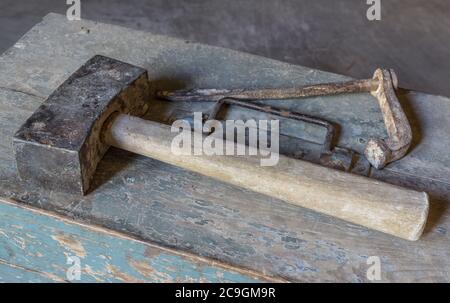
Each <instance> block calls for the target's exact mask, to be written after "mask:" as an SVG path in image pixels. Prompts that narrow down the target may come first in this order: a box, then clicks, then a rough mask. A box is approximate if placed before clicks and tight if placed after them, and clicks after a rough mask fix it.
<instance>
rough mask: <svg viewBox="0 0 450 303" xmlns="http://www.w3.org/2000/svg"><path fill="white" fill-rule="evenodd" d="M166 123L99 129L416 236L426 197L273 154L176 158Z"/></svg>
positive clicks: (113, 141)
mask: <svg viewBox="0 0 450 303" xmlns="http://www.w3.org/2000/svg"><path fill="white" fill-rule="evenodd" d="M175 135H176V134H175V133H172V132H171V128H170V126H169V125H164V124H160V123H156V122H152V121H147V120H143V119H140V118H137V117H132V116H127V115H122V114H120V115H118V116H117V117H116V118H115V119H114V120H113V121H112V123H111V124H110V125H109V127H107V128H106V130H105V132H104V139H103V140H104V141H105V142H106V143H108V144H110V145H112V146H115V147H118V148H121V149H125V150H128V151H130V152H134V153H137V154H140V155H144V156H147V157H150V158H154V159H157V160H159V161H162V162H165V163H169V164H172V165H175V166H178V167H181V168H185V169H188V170H191V171H194V172H197V173H200V174H202V175H205V176H208V177H212V178H215V179H217V180H220V181H223V182H227V183H230V184H233V185H237V186H240V187H243V188H246V189H250V190H252V191H255V192H258V193H262V194H265V195H268V196H271V197H274V198H277V199H280V200H283V201H286V202H288V203H291V204H294V205H298V206H302V207H305V208H308V209H311V210H314V211H317V212H320V213H323V214H327V215H330V216H333V217H336V218H339V219H342V220H345V221H348V222H351V223H355V224H359V225H362V226H365V227H368V228H371V229H374V230H378V231H381V232H385V233H387V234H390V235H394V236H397V237H400V238H404V239H407V240H412V241H415V240H418V239H419V237H420V235H421V234H422V232H423V229H424V226H425V223H426V220H427V216H428V208H429V202H428V196H427V194H426V193H424V192H417V191H414V190H409V189H405V188H402V187H399V186H395V185H391V184H388V183H384V182H381V181H376V180H373V179H369V178H366V177H362V176H357V175H353V174H349V173H345V172H341V171H338V170H334V169H330V168H325V167H322V166H319V165H315V164H312V163H309V162H305V161H301V160H297V159H291V158H288V157H285V156H282V155H280V156H279V162H278V164H277V165H275V166H271V167H268V166H266V167H262V166H260V159H259V158H258V157H256V156H206V155H200V156H190V155H189V156H188V155H185V156H180V155H175V154H173V153H172V151H171V144H172V139H173V138H174V136H175Z"/></svg>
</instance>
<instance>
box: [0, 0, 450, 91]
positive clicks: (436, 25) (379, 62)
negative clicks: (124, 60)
mask: <svg viewBox="0 0 450 303" xmlns="http://www.w3.org/2000/svg"><path fill="white" fill-rule="evenodd" d="M81 3H82V9H81V12H82V15H81V17H82V18H84V19H91V20H96V21H101V22H106V23H113V24H118V25H122V26H126V27H131V28H136V29H140V30H144V31H149V32H152V33H156V34H163V35H168V36H172V37H178V38H181V39H186V40H190V41H196V42H202V43H207V44H212V45H217V46H222V47H227V48H232V49H236V50H241V51H245V52H249V53H253V54H257V55H261V56H265V57H270V58H274V59H278V60H282V61H286V62H290V63H295V64H300V65H304V66H308V67H312V68H318V69H322V70H326V71H331V72H336V73H340V74H344V75H348V76H353V77H357V78H363V77H371V74H372V72H373V71H374V70H375V68H377V67H391V68H394V69H395V70H396V71H397V74H398V75H399V79H400V84H401V86H402V87H406V88H410V89H414V90H420V91H425V92H429V93H434V94H441V95H446V96H450V85H449V75H450V1H448V0H396V1H389V0H381V3H382V20H381V21H372V22H370V21H368V20H367V18H366V11H367V9H368V7H369V6H368V5H367V4H366V0H340V1H336V0H278V1H277V0H272V1H266V0H241V1H237V0H190V1H182V0H148V1H145V0H141V1H138V0H127V1H119V0H81ZM67 8H68V5H66V0H39V1H31V0H28V1H26V0H0V52H3V51H5V50H6V49H7V48H9V47H10V46H12V45H13V44H14V43H15V42H16V41H17V40H18V39H19V38H20V37H21V36H22V35H23V34H24V33H26V32H27V31H28V30H29V29H30V28H31V27H32V26H33V25H34V24H36V23H37V22H39V21H40V20H41V18H42V17H43V16H44V15H46V14H47V13H48V12H57V13H62V14H65V12H66V10H67Z"/></svg>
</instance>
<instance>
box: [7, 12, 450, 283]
mask: <svg viewBox="0 0 450 303" xmlns="http://www.w3.org/2000/svg"><path fill="white" fill-rule="evenodd" d="M94 54H103V55H107V56H111V57H114V58H116V59H119V60H123V61H126V62H130V63H132V64H136V65H139V66H142V67H144V68H147V69H148V70H149V76H150V80H151V83H152V85H154V86H155V87H157V88H165V89H170V88H189V87H213V86H218V87H220V86H222V87H226V88H232V87H241V86H252V87H258V86H259V87H264V86H292V85H301V84H307V83H316V82H325V81H337V80H342V79H346V78H345V77H342V76H339V75H334V74H329V73H325V72H320V71H315V70H311V69H308V68H304V67H299V66H292V65H288V64H285V63H281V62H277V61H273V60H269V59H265V58H261V57H256V56H252V55H248V54H242V53H239V52H235V51H231V50H226V49H221V48H215V47H209V46H204V45H199V44H195V43H188V42H185V41H180V40H176V39H171V38H167V37H161V36H154V35H151V34H148V33H143V32H138V31H133V30H129V29H125V28H121V27H116V26H110V25H105V24H100V23H94V22H89V21H82V22H68V21H67V20H66V19H65V17H63V16H59V15H55V14H51V15H48V16H47V17H46V18H45V19H44V21H43V22H42V23H40V24H38V25H36V26H35V27H34V28H33V29H32V30H31V31H30V32H29V33H27V34H26V35H25V36H24V37H23V38H22V39H21V40H20V41H19V42H18V43H16V45H15V46H13V47H12V48H11V49H10V50H9V51H7V52H6V53H5V54H4V55H3V56H2V57H1V58H0V69H1V70H2V73H1V74H0V109H1V110H0V136H1V141H0V169H1V170H0V181H1V185H0V196H3V197H7V198H10V199H13V200H14V201H17V202H18V203H24V204H28V205H32V206H36V207H39V208H42V209H45V210H49V211H52V212H55V213H58V214H60V215H63V216H66V217H68V218H71V219H73V220H76V221H78V222H83V223H87V224H96V225H99V226H103V227H106V228H109V229H111V230H115V231H119V232H123V233H126V234H127V235H130V236H133V237H137V238H139V239H141V240H143V241H147V242H152V243H158V244H161V245H163V246H165V247H170V248H175V249H177V250H180V251H186V252H190V253H194V254H196V255H199V256H203V257H208V258H211V259H216V260H220V261H221V262H224V263H226V264H232V265H234V266H239V267H242V268H247V269H253V270H257V271H259V272H261V273H264V274H265V275H266V276H271V277H281V278H285V279H288V280H291V281H352V282H360V281H367V279H366V271H367V268H368V265H367V264H366V261H367V258H368V256H378V257H380V259H381V262H382V263H381V264H382V280H383V281H402V282H408V281H449V280H450V262H449V261H450V249H449V246H450V244H449V243H450V241H449V233H448V230H449V223H450V215H449V210H448V207H447V206H448V203H449V201H450V197H449V196H450V185H449V180H450V159H449V158H450V157H449V153H448V146H449V145H450V139H449V136H448V129H450V121H449V118H448V117H449V115H448V113H450V100H448V99H446V98H443V97H437V96H428V95H424V94H421V93H414V92H402V93H401V96H400V97H401V102H402V104H403V106H404V107H405V108H406V109H407V110H406V111H407V115H408V118H409V119H410V120H411V121H413V122H414V127H413V128H414V132H415V138H414V140H415V141H414V148H413V150H412V151H411V153H410V154H409V155H408V157H406V158H405V159H403V160H402V161H399V162H397V163H395V164H393V165H390V166H389V167H388V168H387V169H386V170H384V171H382V172H376V171H374V172H372V177H375V178H380V179H383V180H387V181H389V182H392V183H397V184H403V185H405V186H408V187H412V188H419V189H424V190H426V191H427V192H429V193H430V195H431V197H432V207H431V214H430V220H429V224H428V225H427V227H426V230H425V235H424V237H423V238H422V239H421V240H420V241H418V242H408V241H405V240H400V239H397V238H394V237H390V236H387V235H384V234H381V233H378V232H374V231H370V230H367V229H365V228H362V227H360V226H356V225H352V224H349V223H345V222H342V221H339V220H336V219H332V218H330V217H327V216H324V215H320V214H317V213H314V212H312V211H308V210H305V209H302V208H299V207H295V206H292V205H288V204H286V203H283V202H281V201H278V200H275V199H270V198H268V197H266V196H263V195H258V194H255V193H252V192H249V191H245V190H243V189H240V188H237V187H234V186H231V185H227V184H223V183H220V182H217V181H214V180H211V179H209V178H206V177H202V176H200V175H198V174H195V173H191V172H187V171H184V170H182V169H179V168H176V167H173V166H169V165H165V164H163V163H161V162H158V161H155V160H152V159H147V158H144V157H140V156H136V155H132V154H130V153H127V152H124V151H119V150H116V149H111V150H110V151H109V152H108V154H107V155H106V157H105V159H104V160H103V161H102V162H101V164H100V167H99V169H98V171H97V174H96V176H95V182H94V190H93V191H92V192H91V193H90V194H89V195H88V196H86V197H84V198H82V199H80V197H77V196H70V195H66V194H63V193H59V192H46V191H42V190H40V189H36V188H31V187H29V186H27V185H26V184H22V183H21V182H20V180H18V178H17V174H16V170H15V165H14V155H13V154H12V148H11V137H12V134H13V133H14V132H15V130H16V129H17V128H18V127H19V126H20V124H21V123H22V122H23V121H24V120H25V119H26V118H27V117H28V116H29V115H30V114H31V113H32V112H33V111H34V110H35V109H36V108H37V106H38V105H39V104H40V103H41V102H42V101H43V100H45V98H46V97H47V96H48V95H49V94H50V93H51V92H52V91H53V90H54V89H55V88H56V87H57V86H58V85H59V84H61V83H62V82H63V81H64V80H65V79H66V78H67V77H68V76H69V75H70V74H71V73H72V72H74V71H75V70H76V69H77V68H78V67H80V66H81V65H82V64H83V63H84V62H85V61H86V60H87V59H89V58H90V57H91V56H93V55H94ZM368 76H369V75H368ZM400 76H401V75H400ZM152 102H153V103H152V104H153V111H152V112H151V113H150V115H149V118H155V119H156V118H160V119H161V117H168V116H174V115H175V116H176V115H178V114H179V112H182V111H183V108H174V107H170V106H166V105H163V104H162V103H161V102H159V103H158V102H157V101H155V100H152ZM268 103H276V101H269V102H268ZM186 106H187V105H186ZM205 106H206V105H205V104H198V105H195V106H191V107H189V108H188V109H190V110H192V109H195V108H196V107H197V108H198V107H200V108H204V107H205ZM280 106H285V107H289V108H294V109H296V110H298V111H300V112H305V113H310V114H314V115H317V116H321V117H324V118H327V119H328V120H330V121H332V122H336V123H338V124H339V125H341V129H340V134H339V145H340V146H346V147H350V148H352V149H354V150H356V151H361V150H362V148H363V147H364V142H365V141H364V140H365V139H367V138H368V137H371V136H384V135H385V131H384V126H383V123H382V117H381V114H380V113H379V109H378V105H377V104H376V102H375V101H374V99H373V98H372V97H371V96H369V95H366V94H361V95H354V96H339V97H329V98H314V99H308V100H303V101H302V102H296V101H295V100H294V101H290V102H283V104H280ZM235 114H236V115H238V113H236V112H235ZM180 115H181V114H180ZM162 120H164V119H162ZM23 253H24V254H25V253H26V250H24V252H23ZM30 279H32V277H30Z"/></svg>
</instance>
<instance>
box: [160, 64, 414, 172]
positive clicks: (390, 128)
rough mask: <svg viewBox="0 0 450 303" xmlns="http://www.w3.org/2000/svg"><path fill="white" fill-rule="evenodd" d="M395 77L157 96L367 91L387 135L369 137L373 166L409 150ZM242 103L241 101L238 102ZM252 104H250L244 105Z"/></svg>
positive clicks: (245, 97) (269, 96) (248, 97)
mask: <svg viewBox="0 0 450 303" xmlns="http://www.w3.org/2000/svg"><path fill="white" fill-rule="evenodd" d="M397 85H398V81H397V76H396V74H395V73H394V71H393V70H390V69H389V70H387V69H378V70H376V71H375V74H374V76H373V78H372V79H366V80H354V81H348V82H340V83H325V84H315V85H310V86H303V87H296V88H281V89H253V90H252V89H233V90H228V89H194V90H178V91H160V92H158V93H157V95H158V96H159V97H160V98H164V99H167V100H171V101H220V100H223V99H226V100H227V101H228V102H232V101H230V100H236V101H234V102H235V103H236V102H237V101H255V100H277V99H278V100H282V99H295V98H306V97H317V96H327V95H336V94H348V93H363V92H370V93H371V94H372V95H373V96H375V97H376V98H377V100H378V103H379V105H380V108H381V112H382V114H383V119H384V123H385V125H386V130H387V134H388V138H386V139H374V138H372V139H370V140H369V141H368V143H367V145H366V148H365V151H364V154H365V156H366V158H367V160H368V161H369V162H370V164H372V166H374V167H375V168H376V169H382V168H383V167H385V166H386V165H387V164H388V163H390V162H393V161H396V160H398V159H401V158H402V157H403V156H404V155H405V154H406V152H407V151H408V149H409V147H410V145H411V141H412V133H411V127H410V125H409V122H408V119H407V118H406V115H405V113H404V112H403V109H402V107H401V105H400V102H399V101H398V99H397V96H396V95H395V89H396V88H397ZM239 104H240V105H241V106H242V105H244V103H243V102H240V103H239ZM247 106H251V105H247Z"/></svg>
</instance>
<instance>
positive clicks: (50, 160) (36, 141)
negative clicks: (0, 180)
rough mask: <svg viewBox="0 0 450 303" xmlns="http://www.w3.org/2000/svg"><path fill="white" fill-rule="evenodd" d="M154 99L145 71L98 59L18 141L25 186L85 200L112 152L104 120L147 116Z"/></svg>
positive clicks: (63, 89)
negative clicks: (103, 137) (104, 139)
mask: <svg viewBox="0 0 450 303" xmlns="http://www.w3.org/2000/svg"><path fill="white" fill-rule="evenodd" d="M149 98H150V89H149V83H148V78H147V72H146V70H145V69H142V68H140V67H136V66H133V65H130V64H127V63H124V62H120V61H117V60H114V59H111V58H107V57H103V56H95V57H93V58H91V59H90V60H89V61H87V62H86V63H85V64H84V65H83V66H82V67H81V68H80V69H78V70H77V71H76V72H75V73H74V74H72V75H71V76H70V77H69V79H67V80H66V81H65V82H64V83H63V84H62V85H61V86H60V87H59V88H57V89H56V91H55V92H53V93H52V94H51V95H50V96H49V97H48V99H47V100H46V101H45V102H44V103H43V104H42V105H41V106H40V107H39V108H38V109H37V110H36V111H35V112H34V113H33V115H32V116H31V117H30V118H29V119H28V120H27V121H26V122H25V123H24V124H23V125H22V126H21V128H20V129H19V130H18V131H17V133H16V134H15V136H14V139H13V144H14V151H15V155H16V164H17V169H18V172H19V176H20V177H21V179H22V180H24V181H27V182H30V183H33V184H36V185H37V186H40V187H43V188H46V189H50V190H57V191H65V192H71V193H78V194H80V193H81V194H85V193H86V192H87V190H88V189H89V183H90V180H91V178H92V176H93V174H94V172H95V169H96V167H97V164H98V162H99V161H100V159H101V158H102V157H103V155H104V153H105V152H106V151H107V149H108V147H109V146H107V145H105V144H104V143H103V142H102V141H101V137H100V136H101V131H102V126H103V124H104V122H105V120H106V119H107V118H108V117H109V116H110V115H111V114H112V113H115V112H119V113H129V114H132V115H136V116H141V115H143V114H144V113H145V112H146V111H147V109H148V105H147V101H148V100H149Z"/></svg>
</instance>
